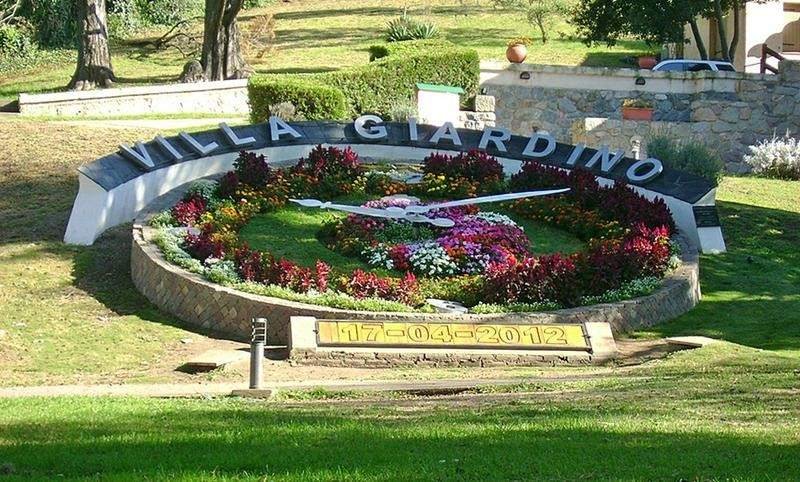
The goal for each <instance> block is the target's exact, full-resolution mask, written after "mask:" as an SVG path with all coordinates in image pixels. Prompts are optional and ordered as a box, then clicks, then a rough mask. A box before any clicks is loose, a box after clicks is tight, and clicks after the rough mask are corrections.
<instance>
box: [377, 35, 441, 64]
mask: <svg viewBox="0 0 800 482" xmlns="http://www.w3.org/2000/svg"><path fill="white" fill-rule="evenodd" d="M454 47H455V44H454V43H452V42H449V41H447V40H441V39H424V40H414V41H411V42H391V43H385V44H375V45H370V47H369V49H368V50H369V61H370V62H374V61H376V60H379V59H382V58H384V57H389V56H393V57H408V56H417V55H424V54H426V53H428V52H435V51H436V50H438V49H452V48H454Z"/></svg>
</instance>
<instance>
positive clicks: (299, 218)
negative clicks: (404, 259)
mask: <svg viewBox="0 0 800 482" xmlns="http://www.w3.org/2000/svg"><path fill="white" fill-rule="evenodd" d="M341 202H347V203H350V204H360V203H359V202H358V201H352V200H351V201H346V200H345V201H341ZM484 210H489V211H491V210H492V207H491V206H490V207H484ZM510 215H511V216H512V217H513V219H514V220H515V221H517V222H518V223H519V224H520V225H521V226H522V227H523V229H525V233H526V234H527V235H528V238H529V239H530V240H531V245H532V247H533V251H534V253H536V254H548V253H556V252H561V253H573V252H576V251H578V250H580V249H581V248H583V243H582V242H581V241H580V240H578V239H576V238H574V237H573V236H571V235H570V234H568V233H566V232H564V231H561V230H559V229H556V228H552V227H550V226H547V225H544V224H541V223H537V222H535V221H531V220H529V219H523V218H520V217H519V216H516V215H513V214H510ZM342 217H343V216H342V215H341V214H337V213H334V212H331V211H322V210H319V209H309V208H301V207H295V206H287V207H285V208H282V209H280V210H279V211H275V212H271V213H267V214H261V215H258V216H256V217H255V218H253V219H252V220H251V221H250V223H249V224H248V225H247V226H245V227H244V228H243V229H242V230H241V231H240V236H241V238H242V240H243V241H246V242H247V243H248V244H249V245H250V247H251V248H253V249H258V250H263V251H269V252H271V253H273V254H274V255H275V256H277V257H284V258H287V259H290V260H292V261H295V262H296V263H299V264H301V265H303V266H309V267H313V266H314V263H316V261H317V260H322V261H325V262H326V263H328V264H329V265H331V266H334V267H336V268H338V269H339V270H340V271H341V272H350V271H353V270H355V269H364V270H374V269H373V268H371V267H370V266H369V265H368V264H367V263H364V262H362V261H360V260H359V259H357V258H353V257H349V256H344V255H341V254H339V253H337V252H335V251H332V250H330V249H328V248H327V247H325V245H324V244H323V243H322V242H320V241H319V239H317V236H318V234H319V232H320V230H321V229H322V226H323V225H324V224H325V223H327V222H329V221H331V220H334V219H339V218H342Z"/></svg>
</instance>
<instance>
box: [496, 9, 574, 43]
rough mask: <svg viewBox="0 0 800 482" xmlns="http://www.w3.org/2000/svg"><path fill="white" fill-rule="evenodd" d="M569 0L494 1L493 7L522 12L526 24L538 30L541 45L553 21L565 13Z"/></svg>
mask: <svg viewBox="0 0 800 482" xmlns="http://www.w3.org/2000/svg"><path fill="white" fill-rule="evenodd" d="M568 4H569V0H494V7H495V8H500V9H507V10H517V11H522V12H523V13H524V14H525V16H526V18H527V19H528V23H530V24H531V25H535V26H536V28H538V29H539V33H540V35H541V39H542V43H547V40H548V38H549V31H550V30H551V29H552V26H553V21H554V20H556V19H558V18H559V17H560V16H561V15H563V14H564V13H566V12H567V10H568Z"/></svg>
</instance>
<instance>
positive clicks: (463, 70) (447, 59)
mask: <svg viewBox="0 0 800 482" xmlns="http://www.w3.org/2000/svg"><path fill="white" fill-rule="evenodd" d="M370 55H371V56H372V57H373V58H375V60H374V61H373V62H371V63H369V64H367V65H364V66H359V67H352V68H348V69H344V70H340V71H336V72H326V73H320V74H311V75H299V74H298V75H259V76H254V77H253V78H252V80H251V82H250V104H251V106H252V107H251V109H252V111H251V112H252V115H251V117H252V118H253V120H254V122H258V121H262V120H263V119H264V118H265V117H264V112H266V111H265V110H264V108H263V106H264V105H267V106H268V105H270V104H275V103H277V102H284V101H285V102H292V103H294V101H293V100H292V99H300V98H302V97H303V96H315V95H316V91H315V90H313V88H315V87H320V86H327V87H335V88H337V89H338V90H339V91H341V93H342V94H343V95H344V98H345V99H346V101H347V103H348V112H347V115H348V116H349V117H357V116H358V115H361V114H365V113H371V114H378V115H382V116H388V115H389V113H390V112H391V111H392V108H393V107H394V106H396V105H401V104H407V103H409V102H410V101H412V100H413V98H414V93H415V86H416V84H417V83H418V82H424V83H429V84H443V85H450V86H455V87H461V88H463V89H464V91H465V94H464V96H463V97H462V100H463V102H464V104H465V105H467V104H468V103H469V102H470V101H471V99H472V98H474V96H475V95H476V94H477V91H478V78H479V76H480V59H479V58H478V53H477V52H476V51H475V50H472V49H468V48H462V47H458V46H456V45H453V44H451V43H449V42H443V41H441V40H422V41H409V42H396V43H394V44H387V45H380V46H373V47H371V48H370ZM290 79H302V84H297V85H298V88H297V89H295V90H292V94H293V96H294V97H290V96H289V95H284V96H282V97H281V96H278V95H276V94H277V93H278V92H277V90H276V89H273V90H270V93H271V94H272V95H271V96H270V98H269V100H268V101H267V100H265V99H263V97H262V96H264V95H266V94H265V93H263V91H262V89H261V88H259V87H260V86H261V85H265V84H269V85H272V84H273V83H275V82H288V81H290ZM306 89H307V90H306ZM256 106H261V107H260V108H257V107H256ZM296 108H297V112H298V113H303V109H302V108H300V106H297V105H296ZM317 112H320V111H317ZM324 114H326V117H328V118H338V117H332V115H333V114H332V113H330V112H324ZM304 115H306V117H308V118H309V119H310V118H312V117H311V116H309V115H307V114H304ZM314 118H320V117H314Z"/></svg>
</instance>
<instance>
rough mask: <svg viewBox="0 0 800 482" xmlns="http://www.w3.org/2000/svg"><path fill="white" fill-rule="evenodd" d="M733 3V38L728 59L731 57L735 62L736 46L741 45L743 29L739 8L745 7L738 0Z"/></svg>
mask: <svg viewBox="0 0 800 482" xmlns="http://www.w3.org/2000/svg"><path fill="white" fill-rule="evenodd" d="M732 5H733V6H732V8H733V38H731V46H730V48H729V49H728V59H730V61H731V62H734V61H735V60H736V47H738V46H739V36H740V32H741V29H740V28H739V20H740V19H739V14H740V11H739V9H740V8H743V7H744V5H743V4H741V3H740V2H739V1H738V0H734V1H733V3H732Z"/></svg>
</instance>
